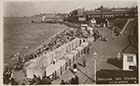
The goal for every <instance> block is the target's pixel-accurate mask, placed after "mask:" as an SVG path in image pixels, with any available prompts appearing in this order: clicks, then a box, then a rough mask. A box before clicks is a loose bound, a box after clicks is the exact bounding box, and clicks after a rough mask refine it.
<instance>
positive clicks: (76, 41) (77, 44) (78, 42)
mask: <svg viewBox="0 0 140 86" xmlns="http://www.w3.org/2000/svg"><path fill="white" fill-rule="evenodd" d="M79 45H80V38H76V39H75V48H76V47H78V46H79Z"/></svg>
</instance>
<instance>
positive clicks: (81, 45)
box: [25, 38, 89, 80]
mask: <svg viewBox="0 0 140 86" xmlns="http://www.w3.org/2000/svg"><path fill="white" fill-rule="evenodd" d="M88 48H89V42H88V41H87V39H83V38H75V39H73V40H72V41H70V42H68V43H66V44H63V45H62V46H60V47H58V48H57V49H55V50H53V51H51V52H45V53H44V54H43V55H41V56H40V57H37V58H35V59H33V60H30V61H29V62H28V63H26V67H25V70H26V77H27V78H33V76H34V75H36V76H38V77H40V78H42V77H43V76H47V77H50V78H51V79H52V80H54V79H56V78H58V77H60V76H61V75H62V74H63V73H64V72H65V71H66V70H67V69H68V68H69V67H70V66H72V65H73V64H74V63H76V61H77V59H78V58H80V57H81V55H83V54H86V51H87V49H88Z"/></svg>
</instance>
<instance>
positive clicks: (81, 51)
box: [75, 46, 84, 57]
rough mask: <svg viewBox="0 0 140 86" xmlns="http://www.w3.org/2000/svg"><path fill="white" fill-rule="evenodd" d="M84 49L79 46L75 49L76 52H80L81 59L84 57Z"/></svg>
mask: <svg viewBox="0 0 140 86" xmlns="http://www.w3.org/2000/svg"><path fill="white" fill-rule="evenodd" d="M83 49H84V47H83V46H79V47H77V48H76V49H75V50H78V52H79V55H80V57H81V55H83Z"/></svg>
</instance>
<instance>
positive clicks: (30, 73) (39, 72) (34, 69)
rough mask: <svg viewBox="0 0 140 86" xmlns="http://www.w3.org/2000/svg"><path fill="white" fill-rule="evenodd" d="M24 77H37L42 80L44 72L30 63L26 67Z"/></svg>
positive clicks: (39, 66) (36, 65)
mask: <svg viewBox="0 0 140 86" xmlns="http://www.w3.org/2000/svg"><path fill="white" fill-rule="evenodd" d="M26 70H27V71H26V75H27V78H33V75H36V76H39V77H40V78H42V76H43V75H44V70H43V68H42V67H41V65H39V64H37V63H35V62H32V63H31V64H29V65H28V66H27V67H26Z"/></svg>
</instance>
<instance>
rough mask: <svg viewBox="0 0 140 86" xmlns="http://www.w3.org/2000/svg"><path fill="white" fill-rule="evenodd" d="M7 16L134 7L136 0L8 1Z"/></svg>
mask: <svg viewBox="0 0 140 86" xmlns="http://www.w3.org/2000/svg"><path fill="white" fill-rule="evenodd" d="M3 5H4V9H3V12H4V16H5V17H17V16H18V17H19V16H32V15H35V14H41V13H69V12H71V11H72V10H74V9H77V8H85V9H86V10H93V9H95V8H98V7H99V6H101V5H103V6H104V7H110V8H111V7H132V6H136V5H137V2H135V1H133V2H132V1H111V0H110V1H101V0H100V1H99V0H98V2H97V1H96V2H95V1H93V0H65V1H64V0H59V1H53V0H52V1H48V0H47V1H7V2H4V4H3Z"/></svg>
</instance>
